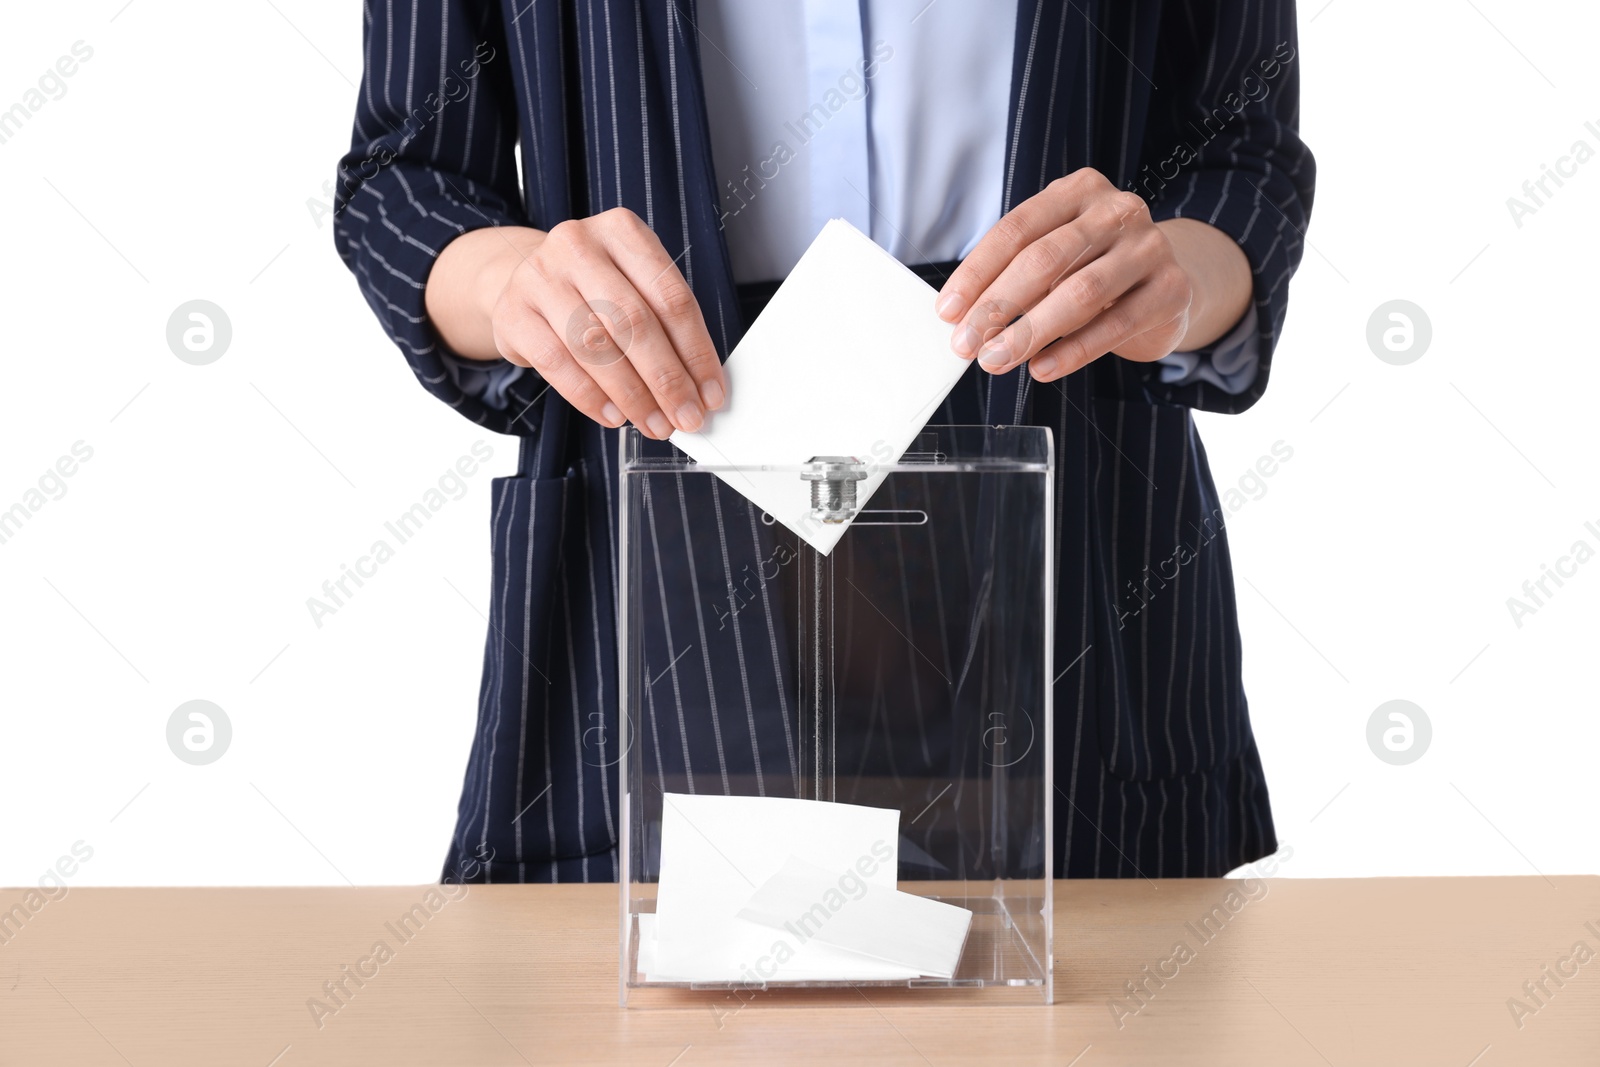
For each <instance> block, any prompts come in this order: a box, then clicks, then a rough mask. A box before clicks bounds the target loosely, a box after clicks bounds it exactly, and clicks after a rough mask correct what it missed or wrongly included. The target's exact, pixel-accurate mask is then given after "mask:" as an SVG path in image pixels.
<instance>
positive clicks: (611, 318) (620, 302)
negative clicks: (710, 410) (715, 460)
mask: <svg viewBox="0 0 1600 1067" xmlns="http://www.w3.org/2000/svg"><path fill="white" fill-rule="evenodd" d="M569 279H570V281H571V283H572V285H573V286H574V287H575V288H576V289H577V290H578V292H579V293H581V294H582V295H583V299H584V302H585V303H586V304H587V306H588V307H589V309H590V310H591V312H592V314H593V316H594V317H595V318H596V319H598V320H600V322H601V324H603V326H604V328H605V331H606V332H607V333H608V334H609V335H610V337H611V340H612V341H613V342H614V343H615V345H616V348H617V349H618V350H620V351H621V352H623V353H624V354H625V355H626V356H627V359H626V360H612V359H610V358H609V349H602V351H605V352H606V353H607V356H608V358H606V359H604V360H603V361H602V362H601V363H599V364H597V365H596V366H593V367H591V368H590V373H591V374H593V375H594V378H595V380H596V381H598V382H600V383H601V384H602V385H607V387H608V390H609V385H608V383H607V377H608V376H610V375H615V374H619V373H620V371H619V368H620V367H621V366H622V365H623V364H624V363H627V364H629V365H631V367H632V370H633V372H634V374H635V375H636V376H637V377H638V378H640V379H641V380H642V381H643V382H644V384H645V385H646V387H648V388H649V390H650V393H651V395H652V396H653V397H654V398H655V403H656V406H657V408H658V409H659V410H660V411H662V412H664V413H665V414H666V417H667V419H668V420H669V421H670V422H671V424H672V425H673V426H674V427H676V428H677V429H680V430H687V431H689V432H691V433H692V432H694V431H696V430H698V429H700V427H701V426H703V425H704V424H705V407H704V406H703V405H702V404H701V402H700V394H699V390H698V387H697V385H696V383H695V380H694V378H693V377H691V376H690V374H689V370H688V368H687V367H685V366H684V364H683V360H682V359H680V358H678V350H677V349H676V348H674V347H673V345H672V341H671V339H670V338H669V337H668V336H667V333H666V331H665V330H664V329H663V328H662V326H661V322H660V320H658V319H657V318H656V317H655V314H654V313H653V312H652V311H651V310H650V307H649V305H648V304H647V303H646V302H645V299H644V297H642V296H640V295H639V292H638V290H636V289H635V288H634V287H633V283H632V282H630V281H629V280H628V279H627V277H626V276H625V275H624V274H623V273H622V272H621V271H620V270H618V269H617V267H616V264H614V263H612V262H611V257H610V254H609V253H608V252H604V251H602V252H601V253H600V254H599V255H596V256H592V257H588V258H586V259H585V260H583V261H580V262H578V263H576V264H574V266H573V270H572V271H571V273H570V275H569ZM583 318H584V317H581V316H580V320H583ZM574 325H575V326H578V327H579V328H580V329H592V328H593V327H592V326H590V325H589V324H588V323H587V321H579V322H576V323H575V324H574ZM567 347H568V348H572V347H573V340H572V339H571V338H569V339H568V340H567ZM574 351H575V354H576V350H574Z"/></svg>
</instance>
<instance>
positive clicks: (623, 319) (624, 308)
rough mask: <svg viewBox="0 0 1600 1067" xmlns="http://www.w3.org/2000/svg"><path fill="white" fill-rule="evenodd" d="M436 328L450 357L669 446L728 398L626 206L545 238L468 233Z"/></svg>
mask: <svg viewBox="0 0 1600 1067" xmlns="http://www.w3.org/2000/svg"><path fill="white" fill-rule="evenodd" d="M426 301H427V307H428V315H429V318H430V319H431V320H432V321H433V324H434V327H435V329H437V330H438V331H439V334H440V336H441V337H442V338H443V340H444V341H445V343H446V344H447V345H449V346H450V348H451V349H452V351H454V352H456V353H457V354H458V355H461V356H464V357H466V358H469V359H479V360H491V359H497V358H504V359H506V360H508V361H510V362H512V363H515V364H518V365H519V366H523V367H530V368H532V369H533V370H535V371H538V372H539V374H540V376H541V377H543V378H544V380H545V381H546V382H547V383H549V385H550V387H551V388H552V389H554V390H555V391H556V392H558V393H560V394H561V395H562V396H563V397H565V398H566V400H567V401H568V402H569V403H571V404H572V406H573V407H575V408H577V409H578V410H579V411H581V412H583V413H584V414H585V415H587V416H589V417H590V418H591V419H594V420H595V421H596V422H598V423H600V424H601V425H603V426H609V427H617V426H621V425H622V424H623V422H625V421H626V422H632V423H633V424H634V425H635V426H637V427H638V428H639V429H640V431H641V432H643V433H644V434H645V435H647V436H649V437H653V438H656V439H657V440H665V439H666V438H667V437H669V436H670V435H671V434H672V432H673V430H674V429H680V430H686V431H690V432H693V431H695V430H699V429H700V428H701V427H702V426H703V425H704V423H705V416H706V413H707V412H708V411H714V410H716V409H717V408H720V407H721V406H722V405H723V403H724V401H725V399H726V397H727V379H726V378H725V376H724V374H723V371H722V364H721V362H720V361H719V360H718V359H717V350H716V347H715V346H714V345H713V344H712V343H711V335H710V334H709V333H707V332H706V325H705V320H704V319H703V318H702V317H701V314H700V305H699V303H698V302H697V301H696V300H695V297H694V293H693V291H692V290H691V289H690V288H689V284H688V282H686V281H684V278H683V275H682V274H681V273H680V272H679V270H678V267H677V264H675V263H674V262H673V261H672V257H670V256H668V255H667V252H666V249H665V248H663V247H662V246H661V241H660V240H659V239H658V238H657V237H656V235H655V234H654V233H653V232H652V231H651V230H650V228H649V227H648V226H646V225H645V223H644V220H643V219H641V218H639V216H638V215H635V214H634V213H633V212H632V211H629V210H628V209H626V208H612V209H611V210H610V211H606V212H602V213H601V214H599V215H595V216H592V217H590V218H586V219H574V220H572V221H569V222H563V223H560V224H558V225H557V226H555V227H554V228H553V229H551V230H550V231H549V232H548V233H542V232H540V231H538V230H532V229H523V228H512V227H495V228H489V229H481V230H473V231H471V232H469V233H466V234H463V235H462V236H461V237H458V238H457V239H456V240H454V241H452V242H451V243H450V244H449V245H447V246H445V249H444V251H443V252H442V253H440V255H439V258H438V260H437V261H436V263H435V264H434V269H433V272H432V274H430V276H429V279H428V287H427V292H426Z"/></svg>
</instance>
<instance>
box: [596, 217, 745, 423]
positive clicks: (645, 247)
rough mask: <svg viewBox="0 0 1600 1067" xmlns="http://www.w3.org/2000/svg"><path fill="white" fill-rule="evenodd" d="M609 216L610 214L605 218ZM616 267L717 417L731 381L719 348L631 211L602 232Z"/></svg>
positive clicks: (670, 264)
mask: <svg viewBox="0 0 1600 1067" xmlns="http://www.w3.org/2000/svg"><path fill="white" fill-rule="evenodd" d="M607 214H611V212H607ZM601 234H602V241H603V243H604V244H605V246H606V248H607V249H608V250H609V251H610V252H611V259H612V262H613V263H615V264H616V266H617V269H618V270H620V271H621V272H622V274H623V275H624V276H625V277H626V278H627V279H628V281H629V282H630V283H631V284H632V285H633V287H634V289H635V290H636V291H637V292H638V293H639V294H640V295H641V296H643V297H644V298H645V301H646V302H647V303H648V304H649V305H650V308H651V310H652V311H653V312H654V313H655V316H656V320H657V321H658V322H659V323H660V324H661V328H662V329H663V330H665V331H666V334H667V339H668V341H670V342H671V344H672V347H673V348H674V349H675V350H676V351H677V353H678V358H679V360H680V361H681V362H682V363H683V366H684V368H685V369H686V370H687V371H688V372H689V377H690V378H691V379H693V380H694V383H695V388H696V390H697V392H698V393H699V395H700V402H701V404H703V405H704V406H705V408H706V410H708V411H715V410H716V409H717V408H720V407H722V405H723V404H724V403H725V402H726V400H727V395H728V380H727V376H726V375H725V374H724V372H723V369H722V360H720V359H719V358H718V357H717V348H716V346H715V345H714V344H712V342H711V334H710V333H709V332H708V331H707V330H706V322H705V317H704V316H703V315H702V314H701V311H700V301H698V300H697V299H695V295H694V290H692V289H690V288H689V283H688V282H687V281H685V280H684V277H683V273H682V272H681V271H680V270H679V269H678V265H677V263H675V262H674V261H673V260H672V258H671V257H670V256H668V255H667V250H666V249H665V248H663V247H661V241H660V240H659V239H658V238H657V237H656V235H655V233H654V232H652V231H651V229H650V228H649V227H648V226H646V225H645V223H644V220H643V219H641V218H639V216H637V215H635V214H633V212H631V211H622V212H620V215H619V218H618V220H617V222H616V224H615V225H613V226H608V227H607V228H605V229H604V230H602V231H601Z"/></svg>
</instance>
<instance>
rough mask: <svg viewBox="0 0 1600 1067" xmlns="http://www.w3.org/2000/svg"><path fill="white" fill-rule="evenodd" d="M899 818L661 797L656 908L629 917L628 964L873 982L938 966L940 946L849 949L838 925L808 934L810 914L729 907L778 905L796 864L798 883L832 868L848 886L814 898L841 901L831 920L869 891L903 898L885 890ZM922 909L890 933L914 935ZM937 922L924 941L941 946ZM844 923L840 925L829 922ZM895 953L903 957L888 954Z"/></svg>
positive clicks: (760, 802)
mask: <svg viewBox="0 0 1600 1067" xmlns="http://www.w3.org/2000/svg"><path fill="white" fill-rule="evenodd" d="M899 824H900V813H899V812H897V811H894V810H892V809H885V808H866V807H860V806H857V805H853V804H831V803H820V802H817V801H809V800H791V799H786V798H778V797H727V796H706V795H697V796H690V795H685V794H680V793H668V794H666V796H665V801H664V806H663V814H662V822H661V871H660V883H659V885H658V888H657V895H656V912H655V914H654V915H653V916H652V915H641V916H640V924H639V931H640V943H639V957H638V967H639V970H640V971H641V972H643V973H644V975H645V977H646V978H647V979H648V980H651V981H668V982H672V981H680V982H769V981H828V980H834V981H872V980H883V979H889V980H900V979H908V978H916V977H920V976H923V975H924V974H928V973H930V972H928V971H925V970H924V969H923V968H922V966H921V964H922V963H923V962H925V961H931V962H933V963H934V964H935V965H936V966H943V965H944V959H945V956H944V955H941V954H938V953H937V952H927V951H921V952H919V951H916V950H912V951H904V950H903V946H902V945H901V943H900V942H899V941H896V942H895V943H894V944H893V945H891V946H890V948H892V949H893V951H889V952H884V951H882V949H883V944H882V943H881V942H880V941H877V940H874V941H873V942H872V943H871V944H870V945H868V946H867V947H868V949H870V950H871V951H855V950H854V948H853V947H852V946H850V944H849V939H848V938H847V937H845V936H843V935H842V934H841V935H839V936H835V937H832V938H822V937H817V936H814V934H813V933H812V931H811V926H812V924H814V923H816V922H817V921H818V917H817V916H813V918H812V920H811V921H810V922H808V923H807V924H806V925H805V927H804V928H801V927H797V928H796V931H797V932H792V931H790V930H787V929H782V928H779V929H774V928H773V927H772V925H771V924H770V923H767V924H763V922H760V921H752V920H751V919H749V918H742V917H741V916H740V912H742V911H744V910H746V909H747V908H750V907H753V908H754V909H755V912H754V914H756V915H757V917H758V918H765V917H766V912H764V911H763V910H762V907H763V905H764V904H765V905H767V906H768V907H770V906H771V905H772V904H773V903H777V904H783V903H785V901H784V899H782V898H779V897H776V896H774V893H776V892H780V891H782V890H784V889H786V888H789V887H791V886H792V885H793V884H794V881H795V879H794V878H793V877H786V876H785V872H790V873H791V875H792V873H793V872H795V871H798V872H801V874H800V880H801V881H802V882H805V881H806V878H805V872H809V871H812V870H821V871H824V872H833V873H832V874H831V884H832V885H833V886H838V885H839V884H840V882H841V880H843V884H844V885H845V887H846V889H847V890H848V893H841V894H838V897H837V900H835V897H834V896H828V897H827V899H826V900H824V901H822V902H821V903H822V906H823V908H824V910H828V909H829V906H830V905H831V904H833V903H838V904H840V907H839V909H838V910H837V912H835V911H832V910H829V915H830V916H831V917H833V918H835V919H837V918H839V917H841V916H843V915H844V913H845V912H846V911H847V910H848V909H849V908H851V907H856V906H858V905H860V904H861V903H862V902H864V901H865V900H867V899H868V898H869V894H868V890H869V889H870V891H871V895H872V896H875V897H877V898H879V899H890V898H894V897H899V896H902V895H904V894H900V893H897V892H896V890H895V884H896V870H897V864H898V856H897V843H898V840H899ZM797 865H798V866H797ZM775 879H777V881H776V883H774V880H775ZM806 884H807V885H809V882H806ZM763 891H765V893H763ZM810 903H811V902H807V907H809V906H810ZM921 903H929V902H927V901H921ZM873 906H874V907H876V906H877V905H876V904H875V905H873ZM892 907H893V906H892V905H891V909H892ZM940 907H946V906H945V905H940ZM952 910H955V911H960V910H961V909H952ZM926 917H927V913H925V912H924V913H920V914H919V915H917V916H907V915H903V914H901V913H900V912H898V911H896V912H895V916H894V918H895V927H894V931H895V933H894V935H893V936H898V937H899V938H900V939H902V940H912V941H915V940H917V939H918V938H919V936H920V933H919V931H918V929H917V924H918V923H919V922H920V921H921V920H922V919H924V918H926ZM940 919H941V920H943V922H942V924H938V925H935V926H933V927H931V928H930V929H931V934H930V937H929V939H928V944H929V945H930V946H945V945H947V944H948V940H949V933H948V931H949V929H950V925H949V923H948V920H947V918H946V917H944V916H941V917H940ZM647 920H648V921H647ZM779 926H780V927H781V923H780V924H779ZM853 928H854V927H853V926H852V925H851V924H850V923H849V922H846V923H845V924H843V925H842V926H841V928H840V929H841V930H844V931H848V930H851V929H853ZM962 934H963V936H964V934H965V927H964V925H963V928H962ZM955 951H956V953H957V954H958V955H959V952H960V944H959V942H957V944H956V947H955ZM874 953H876V954H874ZM902 955H903V956H906V957H907V958H908V959H911V960H912V962H911V963H905V962H899V961H897V960H895V959H891V958H888V957H890V956H902ZM950 966H952V967H953V962H952V963H951V964H950ZM936 976H940V975H936Z"/></svg>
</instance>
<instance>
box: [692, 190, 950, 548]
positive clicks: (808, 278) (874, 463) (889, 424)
mask: <svg viewBox="0 0 1600 1067" xmlns="http://www.w3.org/2000/svg"><path fill="white" fill-rule="evenodd" d="M934 294H935V290H934V289H933V287H932V286H930V285H928V283H927V282H924V281H923V280H922V279H921V278H918V277H917V276H916V275H915V274H913V273H912V272H911V270H910V269H909V268H907V267H906V266H905V265H904V264H902V263H900V262H899V261H898V260H896V259H895V258H894V257H893V256H891V255H889V253H887V252H885V251H884V250H883V249H881V248H879V247H878V246H877V245H876V244H874V243H873V242H872V239H871V238H869V237H868V236H866V235H865V234H863V233H862V232H861V231H860V230H857V229H856V228H855V227H854V226H852V225H850V224H849V223H848V222H846V221H845V220H843V219H831V220H829V222H828V223H827V224H826V225H824V226H823V227H822V232H821V233H819V234H818V235H817V237H816V239H815V240H814V241H812V242H811V247H809V248H807V249H806V252H805V255H803V256H801V257H800V262H798V263H796V264H795V267H794V270H793V271H791V272H790V273H789V276H788V278H786V279H785V280H784V282H783V284H782V285H781V286H779V287H778V291H777V292H776V293H775V294H774V295H773V297H772V300H771V301H770V302H769V303H768V304H767V307H766V310H764V311H763V312H762V313H761V315H760V316H759V317H758V318H757V319H756V321H755V322H754V323H753V324H751V326H750V330H749V332H747V333H746V334H745V335H744V339H743V340H741V341H740V342H739V344H738V346H737V347H736V348H734V350H733V351H732V352H731V353H730V354H729V355H728V360H727V363H726V367H727V376H728V403H727V406H726V407H724V408H723V409H722V410H721V411H716V412H712V413H711V415H710V416H709V418H708V419H707V421H706V426H705V428H704V429H703V430H701V431H700V432H699V433H684V432H682V431H679V432H677V433H674V434H673V435H672V438H671V440H672V443H673V444H675V445H677V446H678V447H679V448H681V449H682V450H683V451H684V452H686V453H687V454H688V455H689V456H690V457H692V458H693V459H694V460H695V461H696V462H698V463H700V464H702V465H704V466H706V467H711V468H731V467H735V466H737V467H740V468H745V469H741V470H737V471H736V470H729V469H721V470H716V471H715V473H716V474H717V476H718V477H720V478H721V479H722V480H723V481H725V482H727V483H728V484H729V485H730V486H732V487H733V488H734V489H736V490H738V491H739V492H740V493H743V494H744V495H745V496H746V497H748V498H749V499H750V501H751V502H752V503H754V504H755V505H756V506H757V507H759V508H761V509H763V510H764V511H766V512H767V513H768V514H770V515H771V516H772V517H773V518H775V519H777V520H778V521H779V522H781V523H783V524H784V525H785V526H787V527H788V528H789V529H791V530H793V531H794V532H795V533H796V534H798V535H800V537H802V538H803V539H805V540H806V541H807V542H808V543H809V544H810V545H811V546H812V547H814V548H816V549H817V551H819V552H821V553H822V554H824V555H827V554H828V553H829V552H831V551H832V550H833V546H834V545H835V544H837V543H838V541H839V539H840V538H841V537H843V536H844V533H845V530H846V529H848V528H849V524H848V523H838V524H826V523H822V522H820V521H818V520H816V519H813V518H812V516H811V483H809V482H806V481H804V480H802V479H801V477H800V474H799V471H798V467H799V466H800V465H801V464H804V463H806V462H808V461H809V460H811V459H812V458H814V457H817V456H852V457H854V458H856V459H859V460H861V461H862V462H864V463H866V464H867V472H868V474H867V478H866V479H865V480H864V481H861V482H859V483H857V488H856V494H857V497H856V498H857V502H858V504H859V505H860V506H862V507H865V506H866V504H867V501H868V500H870V499H871V497H872V494H873V492H874V491H875V490H876V489H877V488H878V486H879V485H881V484H882V483H883V480H884V478H885V477H886V475H885V474H883V473H882V472H880V471H879V470H877V469H876V468H877V467H880V466H882V465H885V464H893V463H896V462H898V461H899V459H900V457H901V456H902V455H904V454H905V451H906V449H908V448H910V447H911V444H912V442H913V441H914V440H915V439H916V436H917V433H918V432H919V431H920V430H921V429H922V427H923V426H925V425H926V424H927V422H928V419H929V418H930V417H932V415H933V412H934V410H935V409H936V408H937V407H938V406H939V404H940V403H941V402H942V401H943V400H944V398H945V396H946V395H947V394H948V393H949V392H950V390H951V389H952V388H954V387H955V384H956V381H957V380H958V379H959V378H960V377H961V374H962V372H963V371H965V370H966V368H967V362H968V361H967V360H965V359H962V358H961V357H960V356H958V355H956V354H955V353H954V352H953V351H951V349H950V332H951V326H950V324H949V323H947V322H944V321H943V320H942V319H940V318H939V316H938V315H937V314H935V313H934V310H933V303H934ZM762 465H771V466H783V467H787V468H789V469H788V470H769V471H761V470H750V469H748V468H751V467H758V466H762Z"/></svg>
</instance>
